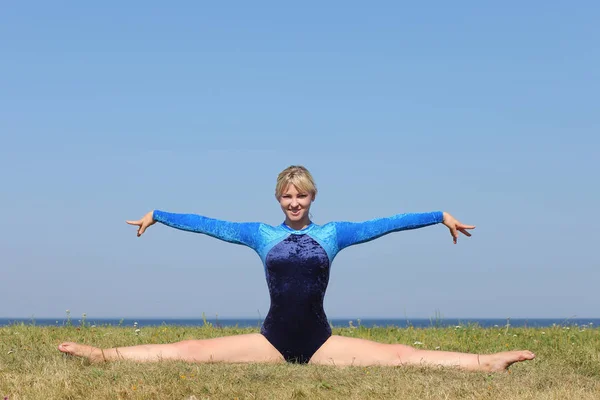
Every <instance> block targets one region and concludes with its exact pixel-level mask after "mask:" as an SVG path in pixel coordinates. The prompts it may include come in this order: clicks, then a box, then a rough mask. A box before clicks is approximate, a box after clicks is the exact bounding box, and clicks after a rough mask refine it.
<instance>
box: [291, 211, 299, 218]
mask: <svg viewBox="0 0 600 400" xmlns="http://www.w3.org/2000/svg"><path fill="white" fill-rule="evenodd" d="M300 211H301V210H296V211H294V210H290V214H292V215H293V216H294V217H297V216H298V215H300Z"/></svg>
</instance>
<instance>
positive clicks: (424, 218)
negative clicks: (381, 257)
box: [335, 211, 475, 250]
mask: <svg viewBox="0 0 600 400" xmlns="http://www.w3.org/2000/svg"><path fill="white" fill-rule="evenodd" d="M439 223H444V225H446V226H447V227H448V228H449V229H450V233H451V234H452V237H453V238H454V243H456V240H457V237H458V233H457V232H458V231H460V232H462V233H464V234H465V235H467V236H471V234H470V233H468V232H467V231H466V229H473V228H475V227H474V226H470V225H463V224H461V223H460V222H458V221H457V220H456V219H455V218H454V217H452V216H451V215H450V214H448V213H446V212H441V211H435V212H429V213H409V214H398V215H394V216H392V217H387V218H377V219H372V220H369V221H365V222H336V223H335V224H336V232H337V242H338V250H342V249H343V248H345V247H348V246H352V245H354V244H359V243H364V242H368V241H370V240H373V239H377V238H378V237H381V236H384V235H387V234H388V233H392V232H398V231H404V230H408V229H417V228H422V227H425V226H429V225H434V224H439Z"/></svg>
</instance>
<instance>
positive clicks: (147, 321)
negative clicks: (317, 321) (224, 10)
mask: <svg viewBox="0 0 600 400" xmlns="http://www.w3.org/2000/svg"><path fill="white" fill-rule="evenodd" d="M329 322H330V324H331V325H332V326H334V327H348V326H365V327H368V328H371V327H375V326H377V327H388V326H394V327H399V328H406V327H409V326H413V327H415V328H433V327H447V326H468V325H478V326H481V327H483V328H490V327H505V326H506V325H507V324H510V326H512V327H530V328H543V327H551V326H554V325H558V326H580V327H581V326H586V327H598V326H600V318H528V319H526V318H518V319H512V318H510V319H507V318H504V319H498V318H440V319H410V318H409V319H405V318H403V319H383V318H364V319H349V318H346V319H343V318H337V319H336V318H333V319H330V321H329ZM206 323H209V324H212V325H213V326H215V327H235V326H237V327H240V328H247V327H254V328H257V327H260V325H261V324H262V320H259V319H235V318H229V319H219V318H207V319H206ZM13 324H26V325H36V326H65V325H69V324H71V325H82V324H85V325H96V326H104V325H107V326H125V327H126V326H137V327H144V326H160V325H172V326H173V325H176V326H203V325H204V324H205V321H204V320H203V319H201V318H200V319H192V318H180V319H178V318H87V319H85V320H82V319H80V318H72V319H70V320H68V319H65V318H64V317H62V318H35V319H34V318H0V326H7V325H13Z"/></svg>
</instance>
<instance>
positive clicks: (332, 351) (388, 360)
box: [310, 335, 535, 371]
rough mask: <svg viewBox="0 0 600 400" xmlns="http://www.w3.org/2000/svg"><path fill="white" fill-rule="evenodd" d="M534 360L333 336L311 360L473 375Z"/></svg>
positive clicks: (524, 354)
mask: <svg viewBox="0 0 600 400" xmlns="http://www.w3.org/2000/svg"><path fill="white" fill-rule="evenodd" d="M534 357H535V355H534V354H533V353H532V352H530V351H527V350H522V351H505V352H502V353H494V354H469V353H455V352H449V351H436V350H419V349H415V348H413V347H410V346H406V345H403V344H385V343H378V342H373V341H370V340H365V339H357V338H349V337H344V336H337V335H333V336H331V337H330V338H329V339H327V341H326V342H325V343H324V344H323V346H321V347H320V348H319V350H317V352H316V353H315V354H314V355H313V356H312V357H311V359H310V363H311V364H324V365H337V366H350V365H356V366H367V365H388V366H393V365H429V366H443V367H456V368H460V369H465V370H471V371H504V370H506V369H507V368H508V367H509V366H510V365H511V364H513V363H515V362H519V361H525V360H532V359H533V358H534Z"/></svg>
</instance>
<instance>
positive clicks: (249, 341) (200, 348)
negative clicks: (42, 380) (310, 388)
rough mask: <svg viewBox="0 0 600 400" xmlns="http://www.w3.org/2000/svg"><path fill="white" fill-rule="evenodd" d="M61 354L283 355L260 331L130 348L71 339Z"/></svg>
mask: <svg viewBox="0 0 600 400" xmlns="http://www.w3.org/2000/svg"><path fill="white" fill-rule="evenodd" d="M58 349H59V350H60V351H62V352H63V353H67V354H71V355H74V356H77V357H85V358H88V359H89V360H90V361H93V362H102V361H113V360H133V361H142V362H156V361H161V360H181V361H188V362H199V363H202V362H231V363H249V362H264V363H282V362H284V359H283V356H282V355H281V353H279V351H277V349H276V348H275V347H273V345H272V344H271V343H269V341H268V340H267V339H265V337H264V336H263V335H261V334H259V333H251V334H247V335H235V336H224V337H220V338H214V339H204V340H184V341H182V342H177V343H170V344H143V345H139V346H131V347H115V348H111V349H100V348H98V347H92V346H87V345H83V344H77V343H72V342H66V343H62V344H60V345H59V346H58Z"/></svg>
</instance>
